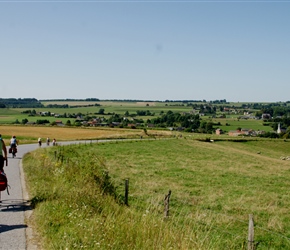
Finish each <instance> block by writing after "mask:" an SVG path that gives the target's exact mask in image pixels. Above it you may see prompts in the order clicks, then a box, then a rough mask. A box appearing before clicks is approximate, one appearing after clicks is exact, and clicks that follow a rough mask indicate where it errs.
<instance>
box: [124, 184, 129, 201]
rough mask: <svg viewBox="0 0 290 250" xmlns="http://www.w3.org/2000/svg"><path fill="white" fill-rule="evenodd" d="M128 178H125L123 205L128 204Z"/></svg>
mask: <svg viewBox="0 0 290 250" xmlns="http://www.w3.org/2000/svg"><path fill="white" fill-rule="evenodd" d="M128 194H129V180H128V179H126V180H125V205H127V206H128Z"/></svg>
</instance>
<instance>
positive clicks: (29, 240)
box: [19, 159, 41, 250]
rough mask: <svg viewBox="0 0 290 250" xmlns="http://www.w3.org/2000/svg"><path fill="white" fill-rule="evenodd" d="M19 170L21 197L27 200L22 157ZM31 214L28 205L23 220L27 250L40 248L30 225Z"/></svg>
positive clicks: (31, 210)
mask: <svg viewBox="0 0 290 250" xmlns="http://www.w3.org/2000/svg"><path fill="white" fill-rule="evenodd" d="M19 170H20V181H21V186H22V197H23V199H24V200H26V201H29V194H28V192H27V188H26V182H25V175H24V171H23V164H22V159H21V160H20V161H19ZM32 215H33V209H32V208H31V207H29V209H25V210H24V220H25V221H24V222H25V224H26V225H27V227H26V229H25V236H26V249H27V250H39V249H41V248H40V246H39V243H37V240H36V238H37V237H36V233H35V230H33V227H32V222H31V216H32Z"/></svg>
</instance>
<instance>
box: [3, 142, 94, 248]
mask: <svg viewBox="0 0 290 250" xmlns="http://www.w3.org/2000/svg"><path fill="white" fill-rule="evenodd" d="M84 142H86V141H80V142H77V143H84ZM87 142H88V141H87ZM90 142H91V141H90ZM92 142H95V141H92ZM72 143H76V142H63V143H61V144H62V145H67V144H72ZM42 147H47V146H46V145H45V144H43V145H42ZM50 147H52V146H50ZM37 148H38V145H37V144H28V145H19V146H18V153H17V155H16V158H12V155H11V154H9V156H8V166H7V167H4V171H5V173H6V175H7V177H8V184H9V186H10V188H9V195H8V194H7V192H6V190H5V191H3V192H1V201H2V202H1V203H0V249H1V250H2V249H3V250H34V249H38V247H37V242H33V240H32V229H31V228H29V227H28V226H27V224H26V223H25V218H26V217H28V216H30V215H31V212H32V211H31V209H30V207H29V197H28V194H27V192H26V188H25V182H24V176H23V171H22V157H23V156H24V154H26V153H27V152H30V151H33V150H35V149H37ZM7 150H8V147H7Z"/></svg>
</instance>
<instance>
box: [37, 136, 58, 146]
mask: <svg viewBox="0 0 290 250" xmlns="http://www.w3.org/2000/svg"><path fill="white" fill-rule="evenodd" d="M37 142H38V145H39V147H41V145H42V139H41V137H39V138H38V140H37ZM46 145H47V146H49V145H50V138H49V137H47V138H46ZM52 146H56V139H53V140H52Z"/></svg>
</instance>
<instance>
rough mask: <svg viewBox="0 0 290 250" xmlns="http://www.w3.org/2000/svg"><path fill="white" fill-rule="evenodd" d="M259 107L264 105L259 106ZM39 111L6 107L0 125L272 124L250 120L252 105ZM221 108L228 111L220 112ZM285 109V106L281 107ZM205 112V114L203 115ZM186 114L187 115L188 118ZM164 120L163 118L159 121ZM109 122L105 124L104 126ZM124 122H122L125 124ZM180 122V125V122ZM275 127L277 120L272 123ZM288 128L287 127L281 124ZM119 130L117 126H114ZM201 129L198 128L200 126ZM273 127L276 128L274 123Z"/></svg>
mask: <svg viewBox="0 0 290 250" xmlns="http://www.w3.org/2000/svg"><path fill="white" fill-rule="evenodd" d="M65 105H66V107H63V106H65ZM259 105H260V107H263V105H264V104H259ZM265 105H267V104H265ZM42 106H43V107H41V108H31V109H28V108H6V109H3V108H2V109H1V110H0V124H5V125H7V124H26V123H27V122H29V123H30V124H33V123H36V124H39V123H40V122H41V124H42V123H45V124H46V125H54V124H55V122H56V121H58V122H62V124H68V123H69V125H73V126H88V125H87V124H86V125H84V122H89V121H92V120H94V119H95V120H100V121H101V120H102V121H103V124H105V123H106V125H109V123H110V122H112V121H118V122H119V124H121V126H122V127H126V126H128V124H132V123H135V124H136V123H137V125H135V126H136V127H138V128H140V129H143V128H147V124H148V123H155V125H154V127H155V128H159V127H161V128H162V129H168V127H174V126H175V127H178V126H182V122H180V121H172V122H165V123H164V122H163V123H158V122H157V120H158V118H160V117H162V116H164V115H165V114H168V113H169V112H172V113H173V114H177V113H178V114H181V115H184V114H187V115H188V118H187V119H191V120H192V119H194V115H195V114H198V115H199V118H200V123H202V122H204V123H206V124H209V125H210V129H208V128H207V129H206V131H204V130H205V129H204V128H205V127H207V126H206V125H204V128H203V129H201V128H200V129H197V128H198V125H195V126H192V125H190V124H187V126H189V127H188V129H187V130H188V131H187V132H189V131H190V130H192V131H197V130H200V132H202V133H204V132H206V133H210V134H212V133H214V129H216V128H220V129H222V130H223V131H224V133H227V132H228V131H231V130H236V129H237V128H242V129H252V130H256V131H265V132H271V131H273V126H272V125H273V124H272V123H271V122H265V120H263V119H261V118H259V119H254V118H253V117H254V115H255V114H256V113H259V112H261V110H260V109H254V108H253V107H252V106H254V104H243V103H227V104H223V103H221V104H219V103H218V104H212V103H202V102H201V103H190V102H182V101H180V102H169V101H168V102H158V101H156V102H153V101H143V102H141V101H98V102H96V101H43V102H42ZM225 107H230V108H227V109H228V110H229V111H224V109H225ZM283 107H287V105H286V106H285V105H284V106H283ZM203 112H205V113H203ZM245 113H248V114H251V116H252V118H246V119H244V118H241V117H243V116H244V114H245ZM189 115H190V116H189ZM163 120H164V119H163ZM108 121H109V123H108ZM125 121H126V122H125ZM183 123H184V122H183ZM276 124H277V121H276ZM284 125H285V126H288V123H287V124H284ZM118 126H119V127H121V126H120V125H118ZM200 126H201V125H200ZM274 126H277V125H275V124H274Z"/></svg>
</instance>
